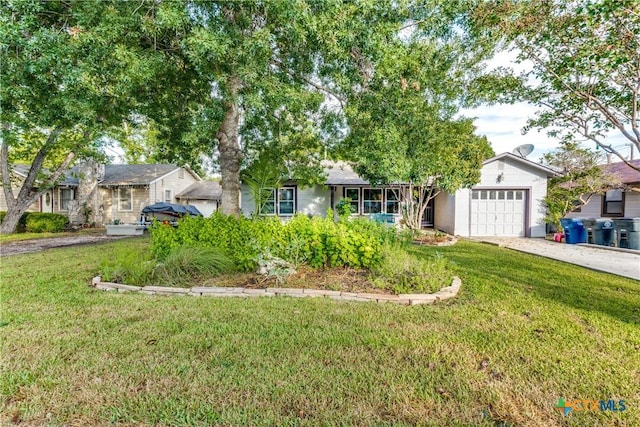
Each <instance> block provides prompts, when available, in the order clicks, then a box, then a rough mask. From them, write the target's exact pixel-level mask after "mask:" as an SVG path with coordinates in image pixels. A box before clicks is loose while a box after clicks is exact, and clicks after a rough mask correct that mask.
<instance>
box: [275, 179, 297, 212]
mask: <svg viewBox="0 0 640 427" xmlns="http://www.w3.org/2000/svg"><path fill="white" fill-rule="evenodd" d="M283 190H291V191H292V195H293V198H292V199H291V200H284V201H283V200H280V192H281V191H283ZM276 194H277V197H276V205H277V209H276V210H277V212H278V216H293V215H295V214H296V187H292V186H286V187H280V188H278V191H277V192H276ZM283 202H284V203H292V204H293V211H292V212H291V213H286V214H283V213H281V212H280V203H283Z"/></svg>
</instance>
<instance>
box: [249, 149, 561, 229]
mask: <svg viewBox="0 0 640 427" xmlns="http://www.w3.org/2000/svg"><path fill="white" fill-rule="evenodd" d="M325 166H326V169H325V172H326V174H327V179H326V181H325V183H324V185H317V186H313V187H310V188H304V189H303V188H301V187H299V186H297V185H296V183H295V181H287V182H285V183H284V185H283V186H282V187H281V188H279V189H274V190H273V191H272V197H271V200H270V201H269V202H267V205H266V206H265V208H263V212H264V211H265V210H266V211H267V212H268V214H270V215H277V216H279V217H282V218H283V219H286V218H289V217H291V216H292V215H293V214H294V213H296V212H302V213H305V214H312V215H324V214H325V213H326V211H327V209H329V208H331V209H334V210H335V206H336V204H337V203H338V202H339V201H340V199H341V198H343V197H348V198H350V199H351V203H352V206H353V209H354V211H355V212H356V214H355V215H363V216H369V215H371V214H376V213H386V214H392V215H393V216H394V217H395V218H396V221H398V220H399V218H400V216H401V210H400V209H401V206H400V202H399V200H398V195H399V194H400V193H401V192H405V191H406V185H403V184H398V185H392V186H377V187H376V186H371V185H370V184H369V183H368V182H367V181H366V180H364V179H362V178H361V177H359V176H358V175H357V174H356V173H355V172H354V171H353V169H352V168H351V167H350V166H349V165H348V164H346V163H344V162H336V163H328V164H326V165H325ZM554 175H556V174H555V172H553V171H552V170H550V169H548V168H546V167H545V166H542V165H539V164H537V163H534V162H531V161H529V160H526V159H524V158H522V157H519V156H516V155H514V154H511V153H503V154H500V155H498V156H496V157H493V158H491V159H488V160H486V161H485V162H484V163H483V166H482V169H481V179H480V183H478V184H477V185H475V186H474V187H473V188H471V189H462V190H458V191H457V192H456V193H455V194H453V195H451V194H447V193H445V192H442V193H440V194H438V196H436V197H435V198H434V199H433V200H432V202H431V203H430V205H429V206H428V207H427V210H426V212H425V215H424V217H423V221H422V224H423V226H424V227H434V228H436V229H439V230H442V231H445V232H448V233H450V234H455V235H460V236H527V237H544V236H545V221H544V217H545V213H546V209H545V207H544V205H543V203H542V200H543V198H544V197H545V196H546V194H547V179H548V177H550V176H554ZM241 200H242V203H241V207H242V213H243V214H244V215H246V216H250V215H252V214H253V212H254V210H255V207H254V202H253V197H252V196H251V193H250V191H249V188H248V187H247V186H245V185H243V186H242V198H241Z"/></svg>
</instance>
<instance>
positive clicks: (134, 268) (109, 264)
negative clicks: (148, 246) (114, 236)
mask: <svg viewBox="0 0 640 427" xmlns="http://www.w3.org/2000/svg"><path fill="white" fill-rule="evenodd" d="M155 265H156V263H155V260H154V259H153V256H152V255H151V254H150V253H149V252H146V251H138V250H134V249H118V250H116V252H115V253H113V254H111V255H110V256H109V258H108V259H106V260H104V261H103V262H102V264H101V265H100V276H101V277H102V280H104V281H105V282H117V283H125V284H127V285H136V286H144V285H148V284H150V283H152V281H153V279H154V268H155Z"/></svg>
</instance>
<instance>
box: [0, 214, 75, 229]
mask: <svg viewBox="0 0 640 427" xmlns="http://www.w3.org/2000/svg"><path fill="white" fill-rule="evenodd" d="M6 215H7V212H5V211H2V212H0V222H2V221H4V217H5V216H6ZM68 224H69V219H68V218H67V217H66V216H65V215H62V214H56V213H46V212H25V213H23V214H22V216H21V217H20V220H18V225H17V226H16V233H24V232H25V231H26V232H28V233H57V232H60V231H64V229H65V228H66V227H67V225H68Z"/></svg>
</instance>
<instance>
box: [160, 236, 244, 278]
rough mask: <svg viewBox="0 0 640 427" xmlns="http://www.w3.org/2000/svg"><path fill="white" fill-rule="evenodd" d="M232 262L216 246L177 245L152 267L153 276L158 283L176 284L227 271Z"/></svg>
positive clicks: (230, 269)
mask: <svg viewBox="0 0 640 427" xmlns="http://www.w3.org/2000/svg"><path fill="white" fill-rule="evenodd" d="M232 270H233V262H232V261H231V259H229V257H227V256H226V255H225V254H223V253H222V252H221V251H220V250H218V249H216V248H205V247H201V246H186V245H184V246H178V247H176V248H174V249H172V250H171V252H169V254H168V255H167V256H166V258H165V259H164V261H163V262H161V263H159V264H158V265H156V266H155V268H154V278H155V280H156V281H157V282H158V283H159V284H165V285H171V286H177V285H182V284H192V282H194V281H196V280H198V279H202V278H207V277H212V276H217V275H219V274H222V273H228V272H231V271H232Z"/></svg>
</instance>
